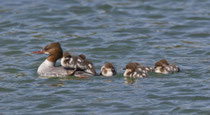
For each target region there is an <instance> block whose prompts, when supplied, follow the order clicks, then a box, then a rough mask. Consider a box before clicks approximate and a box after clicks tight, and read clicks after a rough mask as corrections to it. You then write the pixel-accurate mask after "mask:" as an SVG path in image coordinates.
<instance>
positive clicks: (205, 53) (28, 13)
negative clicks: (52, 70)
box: [0, 0, 210, 115]
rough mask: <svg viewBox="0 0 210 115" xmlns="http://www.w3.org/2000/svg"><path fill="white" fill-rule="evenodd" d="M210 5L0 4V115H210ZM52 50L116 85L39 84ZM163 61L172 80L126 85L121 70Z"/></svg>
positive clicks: (196, 0)
mask: <svg viewBox="0 0 210 115" xmlns="http://www.w3.org/2000/svg"><path fill="white" fill-rule="evenodd" d="M209 6H210V1H208V0H185V1H183V0H176V1H172V0H153V1H148V0H33V1H32V0H16V1H14V0H1V4H0V48H1V50H0V54H1V55H0V66H1V67H0V114H3V115H7V114H8V115H9V114H12V115H14V114H27V115H28V114H44V115H46V114H50V115H51V114H165V113H168V114H209V112H210V106H209V105H210V101H209V100H210V78H209V77H210V76H209V73H210V66H209V65H210V61H209V60H210V47H209V46H210V32H209V28H210V7H209ZM50 42H60V43H61V44H62V47H63V49H64V50H65V51H70V52H72V53H73V54H75V55H77V54H80V53H83V54H85V55H87V57H88V58H89V59H90V60H92V61H93V63H94V64H95V66H96V68H97V72H99V70H100V67H101V66H102V65H103V64H104V63H105V62H107V61H109V62H112V63H114V64H115V65H116V67H117V71H118V75H117V76H116V77H113V78H104V77H101V76H96V77H93V78H90V79H85V80H78V79H72V78H65V79H41V78H39V76H38V75H37V73H36V70H37V68H38V66H39V65H40V63H42V61H43V60H44V59H45V58H46V57H47V56H46V55H34V54H31V52H32V51H37V50H40V49H41V48H42V47H44V46H45V45H46V44H48V43H50ZM162 58H166V59H168V60H169V61H170V62H172V63H175V64H177V65H179V66H180V68H181V70H182V71H181V72H180V73H176V74H170V75H160V74H150V76H149V77H148V78H145V79H137V80H136V81H133V80H125V79H124V77H123V76H122V73H123V70H122V69H123V67H124V66H125V65H126V64H127V63H129V62H131V61H138V62H140V63H142V64H144V65H148V66H153V65H154V63H155V62H156V61H158V60H159V59H162Z"/></svg>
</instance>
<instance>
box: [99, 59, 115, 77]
mask: <svg viewBox="0 0 210 115" xmlns="http://www.w3.org/2000/svg"><path fill="white" fill-rule="evenodd" d="M116 74H117V72H116V70H115V67H114V66H113V64H111V63H109V62H108V63H106V64H105V65H104V66H102V67H101V72H100V75H103V76H105V77H112V76H114V75H116Z"/></svg>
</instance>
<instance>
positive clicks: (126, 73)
mask: <svg viewBox="0 0 210 115" xmlns="http://www.w3.org/2000/svg"><path fill="white" fill-rule="evenodd" d="M128 72H130V69H126V70H125V72H124V74H123V76H124V77H128Z"/></svg>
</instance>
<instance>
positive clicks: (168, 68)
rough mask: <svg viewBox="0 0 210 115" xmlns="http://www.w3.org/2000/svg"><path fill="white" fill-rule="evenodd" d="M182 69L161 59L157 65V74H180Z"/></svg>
mask: <svg viewBox="0 0 210 115" xmlns="http://www.w3.org/2000/svg"><path fill="white" fill-rule="evenodd" d="M179 71H180V69H179V67H178V66H176V65H175V64H172V63H168V61H167V60H166V59H161V60H160V61H158V62H156V63H155V72H156V73H162V74H169V73H174V72H179Z"/></svg>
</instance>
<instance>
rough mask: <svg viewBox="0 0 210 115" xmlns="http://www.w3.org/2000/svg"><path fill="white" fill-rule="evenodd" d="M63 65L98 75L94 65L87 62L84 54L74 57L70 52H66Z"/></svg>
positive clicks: (62, 60)
mask: <svg viewBox="0 0 210 115" xmlns="http://www.w3.org/2000/svg"><path fill="white" fill-rule="evenodd" d="M61 65H62V66H63V67H65V68H74V69H79V70H83V71H85V72H87V73H90V74H92V75H96V71H95V67H94V65H93V63H92V62H90V61H89V60H87V59H86V56H85V55H83V54H80V55H79V56H73V55H71V54H70V53H69V52H65V53H64V54H63V57H62V59H61Z"/></svg>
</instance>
